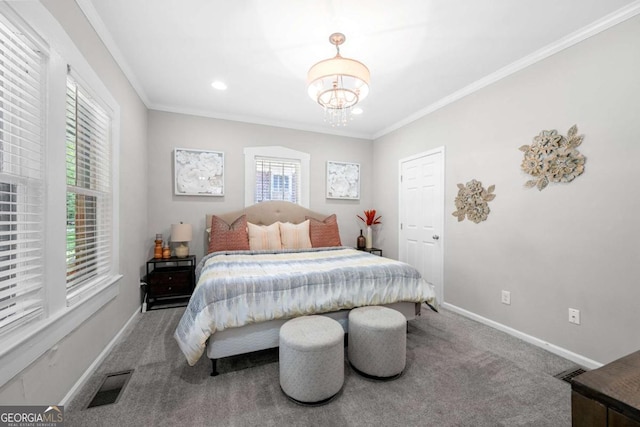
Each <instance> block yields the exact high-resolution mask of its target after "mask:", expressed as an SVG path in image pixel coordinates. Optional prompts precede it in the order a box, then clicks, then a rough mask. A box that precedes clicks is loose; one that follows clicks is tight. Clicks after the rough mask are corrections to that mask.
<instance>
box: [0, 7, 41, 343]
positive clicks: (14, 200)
mask: <svg viewBox="0 0 640 427" xmlns="http://www.w3.org/2000/svg"><path fill="white" fill-rule="evenodd" d="M43 64H44V60H43V58H42V56H41V55H40V53H39V49H38V48H37V46H36V45H35V44H33V43H32V42H30V40H29V39H27V38H26V37H25V36H24V35H23V34H22V32H21V31H20V30H19V29H18V28H16V27H15V26H13V25H12V24H11V23H10V22H9V21H8V20H7V19H6V18H5V17H4V16H2V15H0V333H2V334H5V333H6V332H8V331H12V330H15V328H16V327H18V326H20V325H23V324H24V323H25V322H28V321H29V320H34V319H38V318H40V317H41V316H42V313H43V283H44V279H43V277H44V260H43V248H44V237H43V233H44V230H43V228H44V225H43V224H44V172H43V171H44V158H43V145H44V141H43V140H44V138H43V119H42V116H43V108H44V101H43V99H42V98H43V97H42V94H43V92H44V78H43V76H42V71H43Z"/></svg>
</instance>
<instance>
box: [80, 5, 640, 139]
mask: <svg viewBox="0 0 640 427" xmlns="http://www.w3.org/2000/svg"><path fill="white" fill-rule="evenodd" d="M76 1H77V2H78V4H79V5H80V6H81V7H82V9H83V11H84V13H85V14H86V15H87V17H88V18H89V20H90V21H91V22H92V24H93V26H94V27H95V28H96V30H97V31H98V34H100V36H101V37H102V39H103V40H104V42H105V44H106V45H107V47H108V48H109V49H110V51H111V53H112V54H113V56H114V57H115V58H116V60H117V61H118V62H119V64H120V66H121V67H122V69H123V70H124V72H125V73H126V74H127V76H128V77H129V79H130V81H131V82H132V84H133V85H134V87H135V88H136V90H137V91H138V93H139V94H140V96H141V98H142V99H143V101H144V102H145V103H146V104H147V106H148V107H149V108H151V109H157V110H165V111H173V112H180V113H189V114H197V115H203V116H208V117H216V118H222V119H230V120H239V121H244V122H251V123H260V124H268V125H275V126H283V127H289V128H294V129H304V130H312V131H317V132H326V133H335V134H342V135H350V136H358V137H363V138H369V139H373V138H376V137H379V136H381V135H383V134H385V133H387V132H389V131H391V130H393V129H395V128H397V127H400V126H401V125H403V124H405V123H408V122H410V121H412V120H413V119H416V118H418V117H420V116H422V115H424V114H426V113H428V112H429V111H432V110H434V109H436V108H438V107H439V106H442V105H445V104H446V103H447V102H450V101H451V100H454V99H457V98H460V97H461V96H464V95H465V94H467V93H470V92H471V91H472V90H474V89H477V88H479V87H482V86H485V85H486V84H489V83H491V82H492V81H495V80H496V79H498V78H500V77H502V76H504V75H508V74H509V73H511V72H513V71H516V70H518V69H521V68H522V67H524V66H526V65H529V64H531V63H533V62H534V61H536V60H538V59H540V58H543V57H545V56H548V55H549V54H552V53H554V52H556V51H558V50H560V49H562V48H564V47H567V46H569V45H571V44H573V43H575V42H576V41H579V40H582V39H584V38H585V37H588V36H590V35H592V34H594V33H597V32H598V31H600V30H602V29H603V28H608V27H609V26H610V25H612V24H615V23H617V22H619V21H620V20H622V19H625V18H628V17H629V16H632V15H635V14H637V13H638V9H640V5H639V3H640V2H639V1H631V0H395V1H393V2H391V1H389V0H351V1H347V0H343V1H341V0H317V1H311V0H307V1H302V0H273V1H266V0H236V1H222V0H155V1H152V0H108V1H105V0H76ZM337 31H339V32H342V33H344V34H345V35H346V37H347V40H346V42H345V44H344V45H342V47H341V49H340V52H341V54H342V56H345V57H350V58H354V59H357V60H359V61H362V62H363V63H364V64H366V65H367V66H368V67H369V69H370V70H371V92H370V94H369V97H368V98H367V99H366V100H364V101H363V102H362V103H361V107H362V109H363V110H364V113H363V114H362V115H360V116H357V117H355V118H354V120H353V121H352V122H350V123H349V125H348V126H347V127H346V128H331V127H330V126H329V125H326V124H325V123H324V122H323V113H322V109H321V107H320V106H319V105H318V104H316V103H315V102H314V101H312V100H311V99H310V98H309V97H308V95H307V92H306V74H307V71H308V70H309V67H310V66H311V65H313V64H314V63H316V62H317V61H319V60H322V59H326V58H330V57H333V56H334V55H335V47H334V46H333V45H331V44H330V43H329V41H328V38H329V35H330V34H331V33H333V32H337ZM214 80H223V81H224V82H226V83H227V85H228V90H226V91H224V92H220V91H216V90H214V89H213V88H212V87H211V83H212V82H213V81H214Z"/></svg>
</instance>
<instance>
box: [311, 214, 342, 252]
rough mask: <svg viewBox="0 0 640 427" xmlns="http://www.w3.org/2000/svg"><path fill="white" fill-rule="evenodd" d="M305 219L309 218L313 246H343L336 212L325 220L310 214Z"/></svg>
mask: <svg viewBox="0 0 640 427" xmlns="http://www.w3.org/2000/svg"><path fill="white" fill-rule="evenodd" d="M305 219H308V220H309V237H310V239H311V246H313V247H314V248H326V247H330V246H342V242H341V241H340V231H338V218H337V217H336V214H333V215H330V216H328V217H326V218H325V219H324V220H323V221H318V220H317V219H315V218H311V217H310V216H307V217H305Z"/></svg>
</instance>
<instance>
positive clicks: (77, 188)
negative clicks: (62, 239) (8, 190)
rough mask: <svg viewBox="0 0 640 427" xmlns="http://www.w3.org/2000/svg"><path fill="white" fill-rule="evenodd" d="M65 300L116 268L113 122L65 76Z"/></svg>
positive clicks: (69, 301)
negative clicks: (111, 132) (112, 161)
mask: <svg viewBox="0 0 640 427" xmlns="http://www.w3.org/2000/svg"><path fill="white" fill-rule="evenodd" d="M66 121H67V123H66V135H67V136H66V144H67V145H66V147H67V155H66V163H67V301H68V304H70V305H72V304H73V303H74V302H75V301H76V299H77V298H76V297H77V296H78V295H79V294H80V293H82V292H84V291H86V290H90V289H91V288H92V287H93V286H95V285H97V284H99V283H100V282H101V281H102V280H103V279H105V278H107V277H108V275H109V273H110V271H111V265H112V257H113V254H112V241H111V236H112V231H113V230H112V214H111V212H112V209H111V204H112V188H111V151H112V150H111V137H110V129H111V118H110V116H109V114H108V113H107V111H106V110H105V109H104V108H103V107H102V106H101V105H100V104H99V103H98V102H96V101H95V100H94V99H92V97H91V96H90V95H89V94H88V92H87V91H86V90H85V89H84V88H83V87H82V86H81V85H80V84H79V83H78V82H77V81H76V80H75V79H74V78H73V77H72V76H71V75H69V76H68V77H67V111H66Z"/></svg>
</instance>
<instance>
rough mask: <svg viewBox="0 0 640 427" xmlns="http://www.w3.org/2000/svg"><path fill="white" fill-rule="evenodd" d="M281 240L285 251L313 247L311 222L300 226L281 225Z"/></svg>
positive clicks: (284, 223)
mask: <svg viewBox="0 0 640 427" xmlns="http://www.w3.org/2000/svg"><path fill="white" fill-rule="evenodd" d="M280 240H281V241H282V248H283V249H307V248H310V247H311V239H310V238H309V220H306V221H304V222H301V223H300V224H292V223H290V222H281V223H280Z"/></svg>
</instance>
